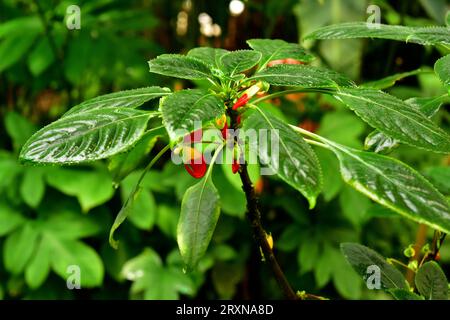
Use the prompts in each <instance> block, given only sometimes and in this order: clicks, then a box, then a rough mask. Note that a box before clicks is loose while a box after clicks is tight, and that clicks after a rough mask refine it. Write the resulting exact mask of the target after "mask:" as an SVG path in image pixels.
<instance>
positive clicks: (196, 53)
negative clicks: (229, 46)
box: [187, 47, 229, 68]
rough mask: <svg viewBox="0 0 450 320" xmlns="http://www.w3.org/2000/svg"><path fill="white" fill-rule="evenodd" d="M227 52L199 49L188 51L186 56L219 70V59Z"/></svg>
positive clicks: (205, 48) (223, 50)
mask: <svg viewBox="0 0 450 320" xmlns="http://www.w3.org/2000/svg"><path fill="white" fill-rule="evenodd" d="M228 52H229V51H227V50H225V49H221V48H210V47H200V48H194V49H191V50H189V52H188V53H187V56H188V57H192V58H195V59H198V60H200V61H202V62H204V63H206V64H207V65H209V66H210V67H211V68H220V58H221V57H222V56H223V55H224V54H226V53H228Z"/></svg>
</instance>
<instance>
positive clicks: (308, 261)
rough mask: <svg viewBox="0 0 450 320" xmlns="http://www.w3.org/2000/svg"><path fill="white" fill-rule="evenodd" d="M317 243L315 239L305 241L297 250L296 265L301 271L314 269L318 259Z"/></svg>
mask: <svg viewBox="0 0 450 320" xmlns="http://www.w3.org/2000/svg"><path fill="white" fill-rule="evenodd" d="M319 251H320V248H319V243H318V242H317V241H305V242H304V243H303V244H302V246H301V248H300V250H299V252H298V257H297V260H298V265H299V267H300V270H301V273H302V274H303V273H306V272H309V271H311V270H313V269H314V267H315V265H316V263H317V260H318V259H319V257H320V255H319Z"/></svg>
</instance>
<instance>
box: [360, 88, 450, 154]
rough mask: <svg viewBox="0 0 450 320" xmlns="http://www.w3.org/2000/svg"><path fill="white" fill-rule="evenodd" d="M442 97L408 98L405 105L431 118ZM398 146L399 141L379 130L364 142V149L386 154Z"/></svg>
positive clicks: (439, 105) (373, 132)
mask: <svg viewBox="0 0 450 320" xmlns="http://www.w3.org/2000/svg"><path fill="white" fill-rule="evenodd" d="M442 101H443V96H439V97H432V98H410V99H407V100H405V103H407V104H408V105H410V106H411V107H413V108H415V109H416V110H419V111H420V112H421V113H423V114H424V115H425V116H426V117H428V118H431V117H432V116H433V115H434V114H436V112H438V111H439V108H440V107H441V105H442ZM399 145H400V141H398V140H396V139H394V138H392V137H390V136H387V135H385V134H384V133H382V132H380V131H379V130H374V131H372V132H371V133H370V134H369V135H368V136H367V137H366V139H365V141H364V149H366V150H370V151H373V152H376V153H381V154H387V153H389V152H391V151H392V150H393V149H395V148H396V147H398V146H399Z"/></svg>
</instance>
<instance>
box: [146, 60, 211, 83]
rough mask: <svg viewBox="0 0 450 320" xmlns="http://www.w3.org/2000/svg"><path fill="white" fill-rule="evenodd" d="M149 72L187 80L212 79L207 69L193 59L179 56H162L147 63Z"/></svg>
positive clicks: (204, 65)
mask: <svg viewBox="0 0 450 320" xmlns="http://www.w3.org/2000/svg"><path fill="white" fill-rule="evenodd" d="M148 65H149V66H150V72H153V73H158V74H162V75H164V76H169V77H176V78H182V79H189V80H202V79H207V78H212V74H211V71H210V70H209V67H208V66H207V65H206V64H205V63H203V62H201V61H199V60H197V59H195V58H190V57H186V56H183V55H181V54H162V55H160V56H158V57H157V58H155V59H153V60H150V61H149V62H148Z"/></svg>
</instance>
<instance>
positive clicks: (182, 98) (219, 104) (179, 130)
mask: <svg viewBox="0 0 450 320" xmlns="http://www.w3.org/2000/svg"><path fill="white" fill-rule="evenodd" d="M159 108H160V110H161V112H162V117H163V123H164V126H165V127H166V130H167V132H168V134H169V137H170V139H171V140H172V141H175V140H176V139H177V138H179V137H182V136H184V135H185V134H186V131H187V132H191V131H193V130H194V129H199V128H195V124H196V123H197V124H199V125H201V126H203V125H204V124H206V123H207V122H208V121H211V120H213V119H215V118H217V117H219V116H221V115H222V114H223V113H224V112H225V106H224V104H223V101H222V100H220V99H219V98H218V97H217V96H215V95H214V94H212V93H210V92H209V91H207V90H202V89H192V90H189V89H187V90H181V91H177V92H175V93H173V94H171V95H170V96H168V97H164V98H163V99H161V102H160V107H159Z"/></svg>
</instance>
